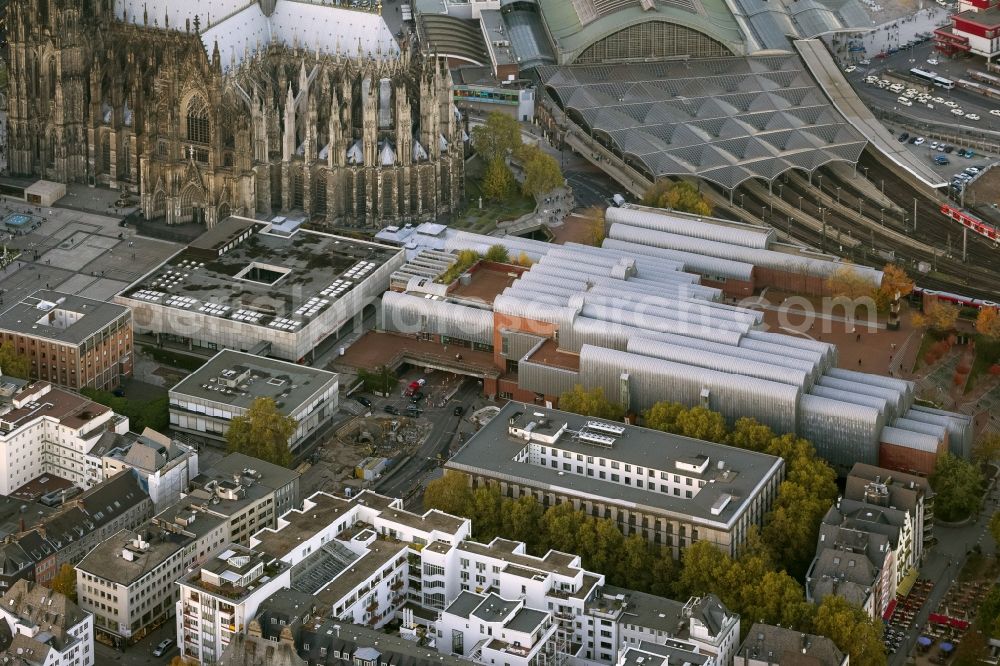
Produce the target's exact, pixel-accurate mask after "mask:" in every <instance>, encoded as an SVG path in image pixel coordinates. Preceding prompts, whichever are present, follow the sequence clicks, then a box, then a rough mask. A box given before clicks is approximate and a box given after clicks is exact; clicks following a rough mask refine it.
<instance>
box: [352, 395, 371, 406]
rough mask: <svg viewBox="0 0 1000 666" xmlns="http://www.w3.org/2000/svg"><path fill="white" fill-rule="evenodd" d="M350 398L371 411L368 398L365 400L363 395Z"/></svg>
mask: <svg viewBox="0 0 1000 666" xmlns="http://www.w3.org/2000/svg"><path fill="white" fill-rule="evenodd" d="M351 397H353V398H354V400H355V402H359V403H361V404H362V405H364V406H365V407H368V408H369V409H371V406H372V401H371V400H369V399H368V398H366V397H365V396H363V395H355V396H351Z"/></svg>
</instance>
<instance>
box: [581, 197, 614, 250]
mask: <svg viewBox="0 0 1000 666" xmlns="http://www.w3.org/2000/svg"><path fill="white" fill-rule="evenodd" d="M604 211H605V209H604V208H602V207H601V206H590V207H589V208H586V209H584V210H583V211H582V212H581V213H579V214H578V215H577V217H578V218H582V219H583V220H584V222H583V224H584V225H586V227H587V234H586V237H585V238H584V240H583V242H584V243H586V244H588V245H593V246H594V247H601V245H603V244H604V238H605V237H606V236H607V225H606V224H605V220H604Z"/></svg>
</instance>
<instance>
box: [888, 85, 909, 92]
mask: <svg viewBox="0 0 1000 666" xmlns="http://www.w3.org/2000/svg"><path fill="white" fill-rule="evenodd" d="M905 88H906V86H904V85H903V84H902V83H893V84H892V85H891V86H889V90H891V91H892V92H894V93H901V92H903V90H904V89H905Z"/></svg>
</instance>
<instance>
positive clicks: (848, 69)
mask: <svg viewBox="0 0 1000 666" xmlns="http://www.w3.org/2000/svg"><path fill="white" fill-rule="evenodd" d="M856 69H857V67H855V66H854V65H849V66H847V67H845V68H844V71H845V72H847V73H848V74H850V73H851V72H853V71H855V70H856Z"/></svg>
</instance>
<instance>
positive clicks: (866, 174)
mask: <svg viewBox="0 0 1000 666" xmlns="http://www.w3.org/2000/svg"><path fill="white" fill-rule="evenodd" d="M861 168H862V169H864V170H865V180H867V179H868V167H866V166H863V167H861Z"/></svg>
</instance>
